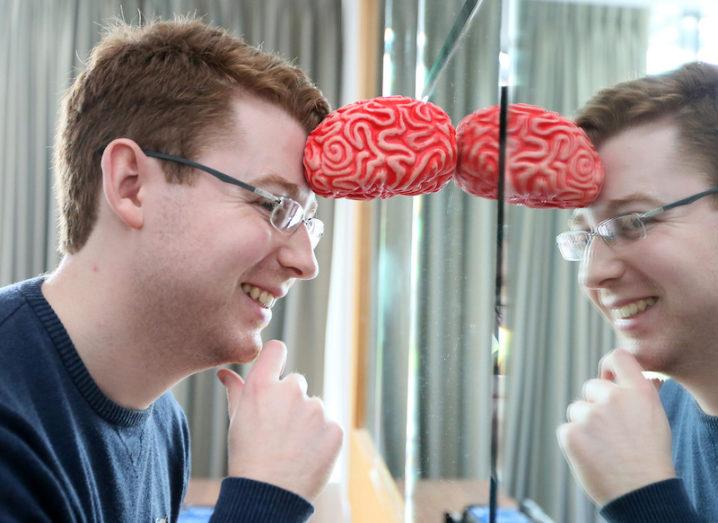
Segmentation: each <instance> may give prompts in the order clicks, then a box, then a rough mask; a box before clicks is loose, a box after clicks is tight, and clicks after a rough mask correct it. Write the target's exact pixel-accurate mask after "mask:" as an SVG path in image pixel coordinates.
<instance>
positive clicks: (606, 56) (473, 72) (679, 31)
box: [365, 0, 718, 522]
mask: <svg viewBox="0 0 718 523" xmlns="http://www.w3.org/2000/svg"><path fill="white" fill-rule="evenodd" d="M479 4H480V5H479ZM467 6H473V7H476V6H478V8H477V9H476V13H475V14H474V16H467V12H466V9H467ZM469 10H470V9H469ZM716 10H717V7H716V6H713V5H711V3H710V2H689V1H684V2H675V1H674V2H668V1H651V2H649V1H648V0H624V1H619V0H611V1H609V0H604V1H599V0H594V1H591V2H588V1H573V2H567V1H553V0H548V1H542V0H511V1H506V0H505V1H504V2H503V5H502V2H501V1H500V0H494V1H492V0H485V1H484V2H459V1H439V0H426V1H421V2H417V1H408V0H406V1H390V0H387V2H386V5H385V34H384V40H385V52H384V64H383V90H382V94H383V95H392V94H402V95H405V96H412V97H417V98H418V97H421V95H422V93H423V90H424V88H425V86H426V84H427V82H429V83H430V81H431V80H432V78H433V77H432V75H431V73H430V71H431V69H432V64H433V62H434V60H435V59H436V58H437V57H442V59H443V60H444V61H445V62H446V67H445V68H443V69H442V70H441V72H440V74H439V75H438V76H437V81H436V84H435V89H434V90H433V92H432V94H431V96H430V98H429V100H430V101H432V102H434V103H436V104H438V105H439V106H440V107H442V108H443V109H444V110H445V111H446V112H447V113H448V114H449V116H450V117H451V119H452V122H453V124H454V125H458V123H459V121H460V120H461V118H462V117H464V116H465V115H467V114H469V113H471V112H473V111H475V110H477V109H481V108H486V107H489V106H492V105H496V104H497V103H498V86H499V65H498V63H499V60H498V57H499V52H500V51H502V52H503V53H504V54H505V56H506V57H507V58H508V63H509V64H510V73H511V74H510V76H509V79H508V81H509V84H510V101H511V102H512V103H518V102H522V103H529V104H534V105H537V106H540V107H542V108H544V109H548V110H551V111H555V112H558V113H560V114H561V115H563V116H566V117H569V118H571V117H573V116H574V115H575V113H576V111H577V110H578V109H579V108H580V107H581V106H582V105H583V104H584V103H585V102H586V101H587V100H588V99H589V98H590V96H591V95H593V94H594V93H595V92H596V91H597V90H599V89H600V88H602V87H606V86H610V85H613V84H615V83H617V82H619V81H623V80H629V79H633V78H637V77H640V76H642V75H644V74H646V73H658V72H662V71H667V70H670V69H673V68H675V67H678V66H679V65H681V64H682V63H685V62H689V61H693V60H697V59H700V60H705V61H710V62H718V56H716V55H715V54H716V53H718V51H716V50H718V42H715V41H714V40H715V39H716V38H718V13H717V12H716ZM470 11H471V10H470ZM502 11H503V16H502ZM457 18H458V19H459V20H464V21H465V22H466V24H465V32H464V33H463V37H462V38H460V39H458V45H457V46H456V49H455V52H454V53H453V54H451V53H449V54H447V49H446V48H444V49H443V50H442V47H443V46H444V45H445V43H446V40H447V37H448V36H450V35H451V34H452V27H453V26H454V24H455V22H456V20H457ZM454 34H455V32H454ZM450 40H451V38H450ZM711 53H713V54H711ZM509 138H510V137H509ZM496 211H497V203H496V202H495V201H491V200H485V199H481V198H477V197H473V196H469V195H467V194H466V193H464V192H462V191H460V190H459V189H458V188H457V187H456V186H455V185H454V184H453V183H450V184H449V185H447V186H446V187H445V188H444V189H442V190H441V191H440V192H438V193H436V194H432V195H426V196H422V197H414V198H404V197H397V198H392V199H390V200H386V201H377V202H373V203H372V214H373V224H372V226H373V245H374V249H375V251H374V256H373V265H372V271H373V274H372V278H373V282H372V298H373V299H372V303H373V310H372V311H371V313H372V318H371V327H372V337H371V340H372V343H371V346H370V347H369V351H368V354H367V359H366V366H367V367H366V369H367V372H366V376H367V380H368V383H367V396H366V398H365V401H366V413H365V424H366V427H367V428H368V429H369V431H370V433H371V434H372V436H373V437H374V441H375V443H376V445H377V448H378V449H379V450H380V452H381V453H382V456H383V457H384V459H385V461H386V463H387V465H388V467H389V470H390V471H391V473H392V475H393V476H394V477H395V478H396V479H397V480H398V481H399V484H400V487H401V489H402V491H403V492H404V494H405V495H406V496H407V498H409V497H410V498H412V500H413V501H412V503H408V504H407V505H408V506H409V509H408V510H407V514H406V518H407V519H406V521H423V520H427V521H428V519H422V517H421V510H422V509H421V508H420V505H421V504H422V500H423V499H425V498H428V497H432V498H433V499H434V502H435V504H436V503H439V504H441V503H442V500H441V497H442V496H444V499H445V505H447V506H444V507H443V509H445V510H448V509H450V508H451V509H454V510H456V509H457V508H458V507H456V506H448V505H450V504H451V501H452V500H455V499H457V498H456V497H455V496H454V494H456V492H458V491H462V492H469V495H468V497H469V498H471V499H472V500H473V502H476V503H486V501H487V496H486V486H487V481H488V478H489V458H490V453H489V444H490V439H489V437H490V420H491V408H492V402H491V374H492V367H491V366H492V357H491V350H492V334H493V332H494V281H495V263H496V236H497V230H496ZM569 216H570V211H557V210H543V209H528V208H524V207H518V206H507V207H506V215H505V226H504V227H503V232H504V240H505V243H504V251H503V254H504V270H503V272H502V276H503V278H504V288H503V292H502V299H503V303H502V304H501V305H502V308H501V310H502V312H503V317H504V319H505V325H504V327H505V329H504V331H503V332H504V333H505V336H501V344H500V348H501V352H500V354H501V361H502V363H505V365H502V371H505V373H506V381H505V383H504V386H503V387H502V390H503V391H504V393H503V394H502V401H501V402H500V403H501V404H505V405H504V408H502V411H503V412H505V416H504V417H503V418H504V423H503V425H502V429H501V436H500V449H499V453H500V467H499V470H500V478H501V490H502V492H505V493H506V494H507V495H509V496H510V497H511V498H513V499H514V500H517V501H523V500H527V499H528V500H533V501H535V502H536V503H537V505H538V506H539V507H541V508H542V509H543V510H544V511H545V512H546V514H548V516H549V517H550V518H552V519H553V520H554V521H579V522H584V521H587V522H589V521H598V519H597V516H596V513H595V509H594V508H593V506H592V504H591V503H590V502H589V500H588V499H587V498H586V497H585V496H584V495H583V494H582V492H581V490H580V488H579V487H578V486H577V485H576V483H575V482H574V480H573V478H572V476H571V474H570V471H569V469H568V466H567V465H566V463H565V461H564V459H563V457H562V455H561V452H560V450H559V448H558V445H557V443H556V436H555V431H556V428H557V426H558V425H560V424H561V423H562V422H563V421H564V419H565V418H564V416H565V409H566V406H567V405H568V404H569V403H570V402H571V401H573V399H575V398H576V397H577V396H578V393H579V390H580V387H581V385H582V384H583V382H584V381H585V380H586V379H588V378H590V377H593V376H594V375H595V373H596V367H597V363H598V360H599V359H600V357H601V355H602V354H604V353H605V352H607V351H608V350H610V349H612V348H613V347H614V346H616V339H615V336H614V334H613V332H612V330H611V328H610V326H608V325H607V324H606V323H605V322H604V320H603V319H602V318H601V317H600V316H599V314H598V313H597V312H595V311H594V310H593V309H592V307H591V305H590V303H589V301H588V300H587V299H586V297H585V296H584V295H583V294H582V292H581V289H580V287H579V285H578V281H577V266H574V265H571V264H570V263H569V262H565V261H564V260H563V259H562V258H561V257H560V255H559V253H558V252H557V250H556V249H555V240H554V238H555V236H556V234H557V233H558V232H561V231H563V230H565V229H566V224H567V220H568V217H569ZM452 496H454V497H452ZM472 496H473V497H472ZM437 498H438V499H439V500H438V501H436V500H437ZM463 499H465V498H462V500H463ZM412 507H413V508H412ZM434 520H436V519H434Z"/></svg>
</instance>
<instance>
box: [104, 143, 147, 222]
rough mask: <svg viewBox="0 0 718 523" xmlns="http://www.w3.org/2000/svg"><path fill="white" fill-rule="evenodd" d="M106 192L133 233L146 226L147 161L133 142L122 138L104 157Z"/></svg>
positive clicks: (112, 144) (109, 200) (110, 204)
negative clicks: (144, 201)
mask: <svg viewBox="0 0 718 523" xmlns="http://www.w3.org/2000/svg"><path fill="white" fill-rule="evenodd" d="M101 166H102V191H103V193H104V195H105V200H106V201H107V204H108V205H109V206H110V209H111V210H112V212H113V213H114V214H115V216H117V218H118V219H119V220H120V221H122V222H123V223H124V224H126V225H127V226H128V227H131V228H132V229H141V228H142V225H143V224H144V209H143V207H142V204H143V200H144V196H145V191H146V187H145V186H144V184H145V182H146V177H145V170H146V169H147V167H148V162H147V157H146V156H145V155H144V153H143V152H142V150H141V149H140V147H139V146H138V145H137V144H136V143H135V142H134V141H132V140H129V139H127V138H118V139H116V140H113V141H111V142H110V143H109V145H108V146H107V147H106V148H105V151H104V152H103V153H102V163H101Z"/></svg>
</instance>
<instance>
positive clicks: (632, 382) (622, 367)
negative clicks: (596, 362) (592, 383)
mask: <svg viewBox="0 0 718 523" xmlns="http://www.w3.org/2000/svg"><path fill="white" fill-rule="evenodd" d="M600 369H601V378H603V379H611V380H613V381H615V382H616V383H618V384H619V385H628V386H631V387H644V386H645V385H646V383H647V382H646V379H645V378H644V377H643V368H642V367H641V366H640V365H639V364H638V361H637V360H636V358H635V357H634V356H633V354H631V353H630V352H628V351H626V350H624V349H614V350H613V351H611V352H609V353H608V354H607V355H606V356H604V357H603V358H602V359H601V363H600Z"/></svg>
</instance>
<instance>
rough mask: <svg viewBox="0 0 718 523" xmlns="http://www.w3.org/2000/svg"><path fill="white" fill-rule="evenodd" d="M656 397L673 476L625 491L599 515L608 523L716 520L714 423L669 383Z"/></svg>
mask: <svg viewBox="0 0 718 523" xmlns="http://www.w3.org/2000/svg"><path fill="white" fill-rule="evenodd" d="M660 394H661V401H662V402H663V408H664V409H665V411H666V415H667V416H668V421H669V423H670V425H671V433H672V435H673V440H672V449H673V464H674V466H675V468H676V475H677V476H678V477H677V478H676V479H671V480H667V481H661V482H659V483H654V484H653V485H648V486H646V487H644V488H642V489H638V490H636V491H634V492H630V493H628V494H626V495H625V496H622V497H620V498H618V499H616V500H614V501H612V502H611V503H609V504H608V505H606V506H605V507H604V508H603V510H602V511H601V515H603V516H604V517H606V519H608V521H610V522H612V523H623V522H626V523H629V522H631V523H633V522H637V523H642V522H646V523H648V522H651V523H663V522H665V523H674V522H681V523H693V522H714V521H718V488H716V485H718V418H716V417H713V416H708V415H706V414H705V413H704V412H703V411H702V410H701V409H700V407H699V406H698V404H697V403H696V401H695V400H694V399H693V397H692V396H691V395H690V394H689V393H688V392H687V391H686V390H685V389H684V388H683V387H681V386H680V385H679V384H678V383H676V382H675V381H672V380H669V381H667V382H665V383H664V384H663V385H662V386H661V393H660ZM616 473H617V474H620V469H619V470H617V471H616Z"/></svg>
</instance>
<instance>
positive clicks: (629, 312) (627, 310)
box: [613, 298, 658, 320]
mask: <svg viewBox="0 0 718 523" xmlns="http://www.w3.org/2000/svg"><path fill="white" fill-rule="evenodd" d="M657 301H658V300H657V299H656V298H646V299H644V300H638V301H635V302H633V303H629V304H628V305H624V306H623V307H617V308H615V309H613V315H614V316H615V317H616V318H618V319H621V320H625V319H627V318H630V317H632V316H635V315H636V314H638V313H639V312H643V311H645V310H646V309H647V308H649V307H651V306H652V305H653V304H655V303H656V302H657Z"/></svg>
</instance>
